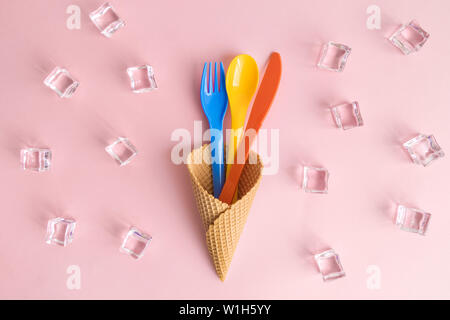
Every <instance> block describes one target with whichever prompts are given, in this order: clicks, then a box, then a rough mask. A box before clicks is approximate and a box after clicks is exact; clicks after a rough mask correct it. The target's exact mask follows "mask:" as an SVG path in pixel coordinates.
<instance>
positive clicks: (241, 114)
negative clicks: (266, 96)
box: [226, 54, 259, 175]
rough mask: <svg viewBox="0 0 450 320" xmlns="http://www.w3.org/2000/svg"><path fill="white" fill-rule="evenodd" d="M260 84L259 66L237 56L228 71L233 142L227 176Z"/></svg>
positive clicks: (241, 56)
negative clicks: (251, 103)
mask: <svg viewBox="0 0 450 320" xmlns="http://www.w3.org/2000/svg"><path fill="white" fill-rule="evenodd" d="M258 82H259V71H258V65H257V64H256V61H255V59H253V58H252V57H251V56H249V55H247V54H241V55H238V56H236V57H235V58H234V59H233V61H231V63H230V66H229V67H228V70H227V76H226V88H227V94H228V104H229V106H230V112H231V129H232V135H231V141H230V144H229V146H228V152H227V175H228V173H229V170H230V168H231V165H232V163H233V162H234V157H235V154H236V150H237V148H238V143H239V141H240V140H241V137H242V134H243V128H244V124H245V117H246V115H247V109H248V106H249V104H250V102H251V101H252V99H253V96H254V95H255V92H256V89H257V87H258Z"/></svg>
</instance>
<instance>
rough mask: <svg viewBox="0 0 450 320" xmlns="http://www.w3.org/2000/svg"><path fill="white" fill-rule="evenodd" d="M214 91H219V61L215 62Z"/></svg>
mask: <svg viewBox="0 0 450 320" xmlns="http://www.w3.org/2000/svg"><path fill="white" fill-rule="evenodd" d="M214 92H219V75H218V74H217V62H214Z"/></svg>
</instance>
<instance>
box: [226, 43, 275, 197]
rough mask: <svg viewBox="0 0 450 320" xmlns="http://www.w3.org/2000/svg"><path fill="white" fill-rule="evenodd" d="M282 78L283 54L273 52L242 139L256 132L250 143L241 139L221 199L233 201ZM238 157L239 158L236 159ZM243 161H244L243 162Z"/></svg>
mask: <svg viewBox="0 0 450 320" xmlns="http://www.w3.org/2000/svg"><path fill="white" fill-rule="evenodd" d="M280 78H281V56H280V54H279V53H278V52H273V53H272V54H271V55H270V58H269V63H268V64H267V68H266V72H265V73H264V77H263V79H262V81H261V85H260V86H259V90H258V93H257V94H256V98H255V101H254V102H253V107H252V111H251V112H250V116H249V118H248V122H247V127H246V128H245V131H244V134H243V135H242V137H243V138H242V139H243V140H244V139H245V137H246V135H245V132H247V131H248V130H254V133H255V134H250V135H248V140H249V141H248V143H246V141H241V142H240V143H239V149H238V152H237V153H236V155H235V159H234V163H233V165H232V166H231V169H230V173H229V174H228V177H227V179H226V181H225V185H224V186H223V189H222V192H221V194H220V197H219V200H220V201H222V202H225V203H228V204H231V203H232V201H233V195H234V193H235V191H236V189H237V186H238V183H239V178H240V177H241V173H242V170H243V169H244V165H245V162H246V161H247V158H248V154H249V151H250V146H251V145H252V143H253V141H254V140H255V138H256V135H257V134H258V131H259V129H260V128H261V126H262V123H263V121H264V118H265V117H266V115H267V112H268V111H269V109H270V106H271V105H272V102H273V99H274V98H275V94H276V92H277V90H278V85H279V83H280ZM242 155H245V161H241V159H240V158H241V157H242ZM236 159H239V160H240V161H239V163H237V162H238V161H236ZM241 162H242V163H241Z"/></svg>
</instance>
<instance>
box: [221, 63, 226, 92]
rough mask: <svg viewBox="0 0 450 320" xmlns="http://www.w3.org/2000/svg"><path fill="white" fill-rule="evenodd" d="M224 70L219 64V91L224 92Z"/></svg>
mask: <svg viewBox="0 0 450 320" xmlns="http://www.w3.org/2000/svg"><path fill="white" fill-rule="evenodd" d="M225 89H226V85H225V70H224V68H223V63H222V62H220V91H222V90H225Z"/></svg>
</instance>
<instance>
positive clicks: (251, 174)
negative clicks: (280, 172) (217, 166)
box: [187, 145, 263, 281]
mask: <svg viewBox="0 0 450 320" xmlns="http://www.w3.org/2000/svg"><path fill="white" fill-rule="evenodd" d="M250 152H251V153H253V154H251V155H250V156H249V159H252V158H253V159H255V158H256V159H257V161H256V163H255V164H250V163H249V160H247V163H246V164H245V167H244V170H243V172H242V175H241V178H240V180H239V186H238V200H237V201H236V202H235V203H233V204H232V205H229V204H227V203H224V202H221V201H220V200H219V199H216V198H214V196H213V182H212V173H211V165H210V164H208V163H207V162H206V161H204V159H206V160H208V162H211V161H210V160H211V152H210V146H209V145H204V146H203V147H201V148H198V149H195V150H193V151H192V152H191V154H190V155H189V156H188V159H187V166H188V170H189V174H190V177H191V182H192V188H193V190H194V197H195V201H196V203H197V208H198V211H199V213H200V216H201V217H202V221H203V225H204V226H205V230H206V243H207V245H208V250H209V253H210V255H211V257H212V259H213V262H214V266H215V268H216V272H217V275H218V276H219V278H220V279H221V280H222V281H224V280H225V277H226V275H227V272H228V269H229V268H230V264H231V260H232V259H233V255H234V252H235V250H236V246H237V244H238V242H239V238H240V236H241V233H242V231H243V229H244V226H245V222H246V221H247V217H248V214H249V212H250V207H251V204H252V202H253V199H254V197H255V194H256V190H257V189H258V186H259V182H260V180H261V173H262V169H263V165H262V163H261V160H260V158H259V156H257V155H256V154H255V153H254V152H252V151H250Z"/></svg>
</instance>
